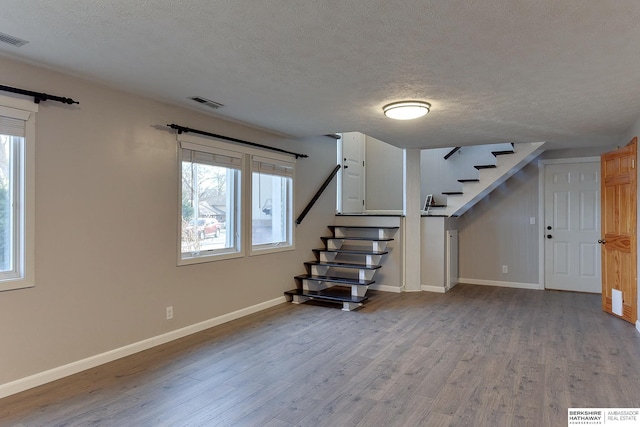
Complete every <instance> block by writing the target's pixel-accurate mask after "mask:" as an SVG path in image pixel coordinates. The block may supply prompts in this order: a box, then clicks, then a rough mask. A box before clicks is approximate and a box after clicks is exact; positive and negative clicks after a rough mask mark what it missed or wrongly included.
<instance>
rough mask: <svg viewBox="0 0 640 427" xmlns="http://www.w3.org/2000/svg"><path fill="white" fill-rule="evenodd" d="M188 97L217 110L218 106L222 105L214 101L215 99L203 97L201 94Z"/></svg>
mask: <svg viewBox="0 0 640 427" xmlns="http://www.w3.org/2000/svg"><path fill="white" fill-rule="evenodd" d="M189 99H191V100H193V101H196V102H199V103H200V104H204V105H206V106H207V107H210V108H213V109H214V110H217V109H218V108H222V107H224V105H223V104H220V103H219V102H215V101H212V100H210V99H207V98H203V97H201V96H193V97H191V98H189Z"/></svg>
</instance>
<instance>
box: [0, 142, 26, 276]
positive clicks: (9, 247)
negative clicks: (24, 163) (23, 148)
mask: <svg viewBox="0 0 640 427" xmlns="http://www.w3.org/2000/svg"><path fill="white" fill-rule="evenodd" d="M14 139H15V140H22V138H18V137H11V136H8V135H0V271H2V272H6V271H11V270H13V269H14V268H13V260H12V258H13V257H12V252H13V244H12V241H13V228H14V227H13V223H14V221H13V218H12V217H13V210H12V208H11V206H12V203H11V196H12V189H13V186H14V182H13V181H14V178H13V176H12V175H13V172H12V167H11V165H12V162H11V155H12V150H11V144H12V140H14Z"/></svg>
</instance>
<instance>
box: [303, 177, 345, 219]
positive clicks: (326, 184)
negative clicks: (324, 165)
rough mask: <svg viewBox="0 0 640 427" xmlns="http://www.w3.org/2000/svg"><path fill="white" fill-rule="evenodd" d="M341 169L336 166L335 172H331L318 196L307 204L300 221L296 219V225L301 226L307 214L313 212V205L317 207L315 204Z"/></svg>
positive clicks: (317, 193)
mask: <svg viewBox="0 0 640 427" xmlns="http://www.w3.org/2000/svg"><path fill="white" fill-rule="evenodd" d="M341 167H342V166H340V165H336V167H335V168H333V170H332V171H331V174H330V175H329V177H328V178H327V179H326V180H325V181H324V183H323V184H322V186H321V187H320V189H319V190H318V191H317V192H316V195H315V196H313V199H311V201H310V202H309V203H308V204H307V207H306V208H304V210H303V211H302V213H301V214H300V216H299V217H298V219H296V224H300V223H301V222H302V220H303V219H304V217H305V216H307V214H308V213H309V211H310V210H311V208H312V207H313V205H315V203H316V202H317V201H318V199H319V198H320V196H321V195H322V193H323V192H324V190H325V189H326V188H327V186H328V185H329V183H330V182H331V180H332V179H333V177H334V176H336V174H337V173H338V171H339V170H340V168H341Z"/></svg>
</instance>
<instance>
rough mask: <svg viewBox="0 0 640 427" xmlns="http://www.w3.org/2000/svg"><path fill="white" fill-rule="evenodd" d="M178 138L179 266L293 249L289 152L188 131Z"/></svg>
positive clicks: (292, 173)
mask: <svg viewBox="0 0 640 427" xmlns="http://www.w3.org/2000/svg"><path fill="white" fill-rule="evenodd" d="M178 140H179V142H180V156H179V165H180V172H179V176H180V196H179V197H180V225H179V236H180V237H179V251H178V252H179V256H178V265H185V264H194V263H200V262H207V261H215V260H219V259H227V258H237V257H241V256H245V254H249V255H259V254H264V253H269V252H276V251H283V250H292V249H293V247H294V246H293V241H294V238H293V217H292V216H293V213H292V212H293V183H294V165H295V160H294V159H293V158H292V157H291V156H288V155H282V154H280V153H271V152H268V151H264V150H260V149H255V148H253V147H246V146H242V145H238V144H230V143H226V142H223V141H220V140H216V139H208V138H200V137H196V136H192V135H183V134H181V135H180V136H179V137H178ZM246 248H248V249H246Z"/></svg>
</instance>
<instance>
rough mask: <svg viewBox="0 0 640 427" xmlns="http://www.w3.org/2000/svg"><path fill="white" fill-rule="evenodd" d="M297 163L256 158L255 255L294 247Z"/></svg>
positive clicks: (253, 168)
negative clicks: (295, 173) (294, 203)
mask: <svg viewBox="0 0 640 427" xmlns="http://www.w3.org/2000/svg"><path fill="white" fill-rule="evenodd" d="M293 170H294V168H293V163H288V162H284V161H278V160H274V159H269V158H264V157H258V156H252V159H251V175H252V176H251V246H252V253H253V254H256V253H260V252H274V251H279V250H287V249H291V248H292V246H293V236H292V234H293V218H292V206H293Z"/></svg>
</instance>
